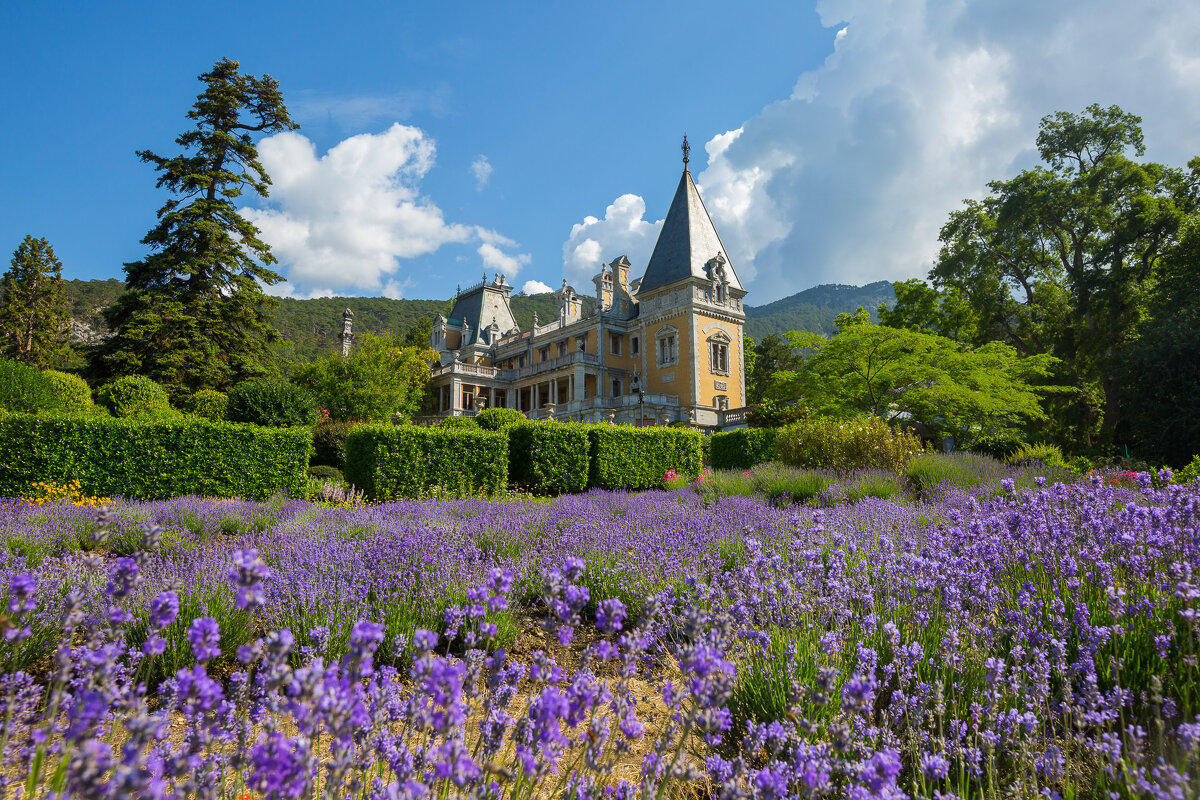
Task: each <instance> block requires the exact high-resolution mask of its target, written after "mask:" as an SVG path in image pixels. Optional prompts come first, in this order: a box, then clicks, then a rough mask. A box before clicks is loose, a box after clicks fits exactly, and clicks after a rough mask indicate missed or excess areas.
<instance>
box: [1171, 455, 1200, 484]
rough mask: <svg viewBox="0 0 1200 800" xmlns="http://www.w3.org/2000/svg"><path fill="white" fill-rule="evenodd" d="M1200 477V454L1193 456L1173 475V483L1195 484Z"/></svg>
mask: <svg viewBox="0 0 1200 800" xmlns="http://www.w3.org/2000/svg"><path fill="white" fill-rule="evenodd" d="M1197 477H1200V456H1193V457H1192V460H1191V462H1190V463H1189V464H1188V465H1187V466H1186V467H1184V468H1183V469H1181V470H1179V471H1178V472H1176V473H1175V474H1174V475H1173V476H1171V483H1179V484H1188V485H1190V484H1193V483H1195V482H1196V478H1197Z"/></svg>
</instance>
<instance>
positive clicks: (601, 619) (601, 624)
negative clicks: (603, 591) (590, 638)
mask: <svg viewBox="0 0 1200 800" xmlns="http://www.w3.org/2000/svg"><path fill="white" fill-rule="evenodd" d="M625 617H626V612H625V604H624V603H622V602H621V601H620V600H618V599H617V598H615V597H610V598H608V599H607V600H604V601H602V602H601V603H600V607H599V608H597V609H596V627H597V628H599V629H600V630H601V631H603V632H604V633H612V632H614V631H619V630H621V625H622V623H624V622H625Z"/></svg>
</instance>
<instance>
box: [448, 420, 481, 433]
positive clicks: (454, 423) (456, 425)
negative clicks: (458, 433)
mask: <svg viewBox="0 0 1200 800" xmlns="http://www.w3.org/2000/svg"><path fill="white" fill-rule="evenodd" d="M437 427H439V428H441V429H442V430H444V431H448V430H470V431H477V430H481V428H480V426H479V423H478V422H476V421H475V420H474V418H472V417H446V418H445V419H444V420H442V421H440V422H439V423H438V424H437Z"/></svg>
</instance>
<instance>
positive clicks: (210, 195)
mask: <svg viewBox="0 0 1200 800" xmlns="http://www.w3.org/2000/svg"><path fill="white" fill-rule="evenodd" d="M238 69H239V65H238V62H236V61H230V60H229V59H223V60H221V61H218V62H217V63H216V64H215V65H214V66H213V68H212V70H210V71H209V72H206V73H204V74H203V75H201V76H200V81H201V82H202V83H203V84H204V90H203V91H202V92H201V93H200V95H199V96H198V97H197V98H196V103H195V105H193V107H192V110H191V111H189V112H188V115H187V116H188V119H190V120H192V121H193V122H194V123H195V126H194V127H193V128H192V129H190V130H188V131H186V132H185V133H183V134H182V135H180V136H179V137H178V138H177V139H176V140H175V142H176V144H178V145H180V146H181V147H182V148H183V149H184V151H185V152H184V153H182V154H180V155H176V156H171V157H167V156H160V155H157V154H155V153H153V152H150V151H149V150H143V151H141V152H139V153H138V157H139V158H141V159H142V161H145V162H147V163H149V164H152V165H153V166H154V169H155V170H156V171H157V172H158V186H160V187H163V188H166V189H168V190H169V191H170V192H171V193H172V194H173V195H174V196H173V197H172V199H170V200H169V201H167V203H166V204H165V205H164V206H163V207H162V208H161V209H160V210H159V212H158V219H159V222H158V225H156V226H155V227H154V228H153V229H152V230H151V231H150V232H149V233H147V234H146V237H145V238H144V239H143V240H142V243H143V244H145V245H148V246H149V247H150V250H151V252H150V254H149V255H148V256H146V258H144V259H143V260H141V261H136V262H133V263H130V264H126V265H125V274H126V280H125V287H126V292H125V293H124V294H123V295H122V296H121V297H120V298H119V299H118V300H117V302H116V303H115V304H113V306H111V307H110V308H109V309H108V310H107V311H106V313H105V318H106V320H107V322H108V326H109V328H110V330H111V331H112V332H113V337H112V338H111V339H109V340H108V341H107V342H105V343H104V344H103V345H102V346H101V347H100V348H98V350H97V351H96V352H95V353H94V354H93V359H92V367H93V371H94V372H95V373H97V374H100V375H110V374H118V375H120V374H134V373H138V374H144V375H147V376H149V377H152V378H154V379H155V380H156V381H158V382H160V383H162V384H164V385H165V386H167V387H169V388H171V389H172V391H173V392H174V393H176V394H190V393H191V392H194V391H196V390H198V389H203V388H211V389H227V388H228V387H229V386H230V385H232V384H233V383H236V382H239V381H242V380H245V379H246V378H249V377H253V376H257V375H261V374H263V373H264V372H266V371H267V369H268V367H267V365H268V364H269V362H270V353H269V349H268V347H267V343H268V342H269V341H271V340H273V339H274V338H275V336H276V334H275V331H274V329H273V328H272V327H271V325H270V310H271V308H272V307H273V302H274V301H273V300H272V299H271V298H269V297H267V296H266V295H265V294H264V293H263V290H262V287H263V285H264V284H268V285H269V284H273V283H276V282H278V281H279V280H280V279H281V278H280V276H279V274H277V273H276V272H274V271H273V270H272V269H270V265H271V264H274V263H275V258H274V256H272V255H271V250H270V247H269V246H268V245H267V243H266V242H264V241H262V239H260V238H259V232H258V229H257V228H256V227H255V226H254V225H253V224H251V223H250V221H249V220H247V219H246V218H245V217H243V216H242V215H241V214H239V213H238V210H237V202H238V198H240V197H241V196H242V193H243V192H244V191H247V190H249V191H251V192H253V193H255V194H258V195H259V196H263V197H265V196H266V195H267V187H268V186H269V185H270V183H271V180H270V178H269V177H268V175H267V174H266V171H265V170H264V169H263V166H262V164H261V163H260V162H259V158H258V151H257V149H256V147H255V144H254V139H253V137H254V136H255V135H261V134H270V133H274V132H277V131H283V130H291V129H294V128H295V127H296V125H295V124H294V123H293V122H292V120H291V118H290V117H289V116H288V112H287V108H286V107H285V106H284V102H283V96H282V94H281V93H280V91H279V85H278V83H277V82H276V81H275V80H274V79H273V78H271V77H270V76H265V75H264V76H263V77H261V78H260V77H255V76H253V75H243V74H241V73H240V72H239V71H238Z"/></svg>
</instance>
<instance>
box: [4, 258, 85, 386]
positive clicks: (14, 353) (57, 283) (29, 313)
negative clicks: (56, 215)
mask: <svg viewBox="0 0 1200 800" xmlns="http://www.w3.org/2000/svg"><path fill="white" fill-rule="evenodd" d="M11 263H12V267H11V268H10V269H9V270H8V272H6V273H4V277H3V278H0V292H2V293H3V297H2V298H0V355H3V356H6V357H7V358H11V359H13V360H15V361H20V362H21V363H23V364H27V365H29V366H31V367H37V368H38V369H46V368H47V367H57V366H60V365H61V364H62V362H63V361H64V360H65V359H66V356H67V353H68V348H67V331H68V325H69V323H70V317H71V314H70V311H69V310H68V309H67V302H66V298H65V296H64V294H63V280H62V263H61V262H60V261H59V260H58V259H57V258H56V257H55V255H54V249H53V248H52V247H50V243H49V242H47V241H46V240H45V239H35V238H33V237H32V236H26V237H25V240H24V241H22V242H21V246H20V247H18V248H17V249H16V251H15V252H14V253H13V257H12V262H11Z"/></svg>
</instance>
